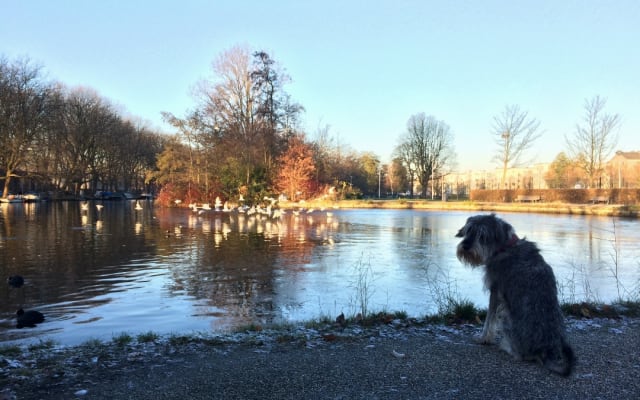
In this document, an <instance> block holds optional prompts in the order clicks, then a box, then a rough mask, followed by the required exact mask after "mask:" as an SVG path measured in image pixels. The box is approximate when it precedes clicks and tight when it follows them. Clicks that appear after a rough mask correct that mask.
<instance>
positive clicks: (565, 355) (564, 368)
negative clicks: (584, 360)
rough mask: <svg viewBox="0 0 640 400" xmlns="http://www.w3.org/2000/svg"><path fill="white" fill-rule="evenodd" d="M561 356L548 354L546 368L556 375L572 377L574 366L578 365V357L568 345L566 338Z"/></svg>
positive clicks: (563, 341)
mask: <svg viewBox="0 0 640 400" xmlns="http://www.w3.org/2000/svg"><path fill="white" fill-rule="evenodd" d="M560 350H561V354H548V355H547V358H546V359H545V360H544V366H545V367H546V368H547V369H548V370H550V371H552V372H555V373H556V374H559V375H561V376H569V375H571V371H572V370H573V366H574V364H575V363H576V357H575V355H574V354H573V349H572V348H571V345H569V343H567V340H566V339H565V338H562V342H561V349H560Z"/></svg>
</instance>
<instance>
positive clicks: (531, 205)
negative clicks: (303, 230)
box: [280, 199, 640, 218]
mask: <svg viewBox="0 0 640 400" xmlns="http://www.w3.org/2000/svg"><path fill="white" fill-rule="evenodd" d="M280 205H281V207H282V208H299V207H301V206H303V207H306V208H309V207H315V208H327V209H328V208H339V209H357V208H362V209H367V208H372V209H376V208H380V209H415V210H456V211H478V212H496V213H498V212H523V213H541V214H568V215H597V216H607V217H629V218H638V217H640V207H638V206H627V205H619V204H570V203H555V202H554V203H544V202H519V203H491V202H474V201H462V200H450V201H439V200H406V199H392V200H386V199H385V200H373V199H372V200H338V201H326V200H312V201H308V202H305V203H303V204H302V205H301V204H300V203H293V202H282V203H281V204H280Z"/></svg>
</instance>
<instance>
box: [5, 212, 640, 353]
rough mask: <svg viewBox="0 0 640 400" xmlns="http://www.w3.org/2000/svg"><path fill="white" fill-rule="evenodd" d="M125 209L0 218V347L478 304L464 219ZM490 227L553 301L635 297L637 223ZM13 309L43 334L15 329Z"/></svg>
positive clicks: (551, 220) (521, 220)
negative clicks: (540, 279) (547, 279)
mask: <svg viewBox="0 0 640 400" xmlns="http://www.w3.org/2000/svg"><path fill="white" fill-rule="evenodd" d="M134 204H135V203H133V202H127V201H123V202H105V203H104V209H102V210H101V211H98V210H97V209H96V207H95V206H94V205H95V204H92V205H91V206H90V208H89V210H88V211H82V210H81V209H80V203H75V202H68V203H64V202H62V203H37V204H3V205H2V206H1V207H0V271H1V274H2V276H3V277H6V276H9V275H13V274H20V275H23V276H24V277H25V279H26V284H25V286H24V287H23V288H22V289H14V288H10V287H9V286H8V285H7V284H2V285H0V342H5V343H6V342H13V341H19V342H29V341H34V340H40V339H53V340H55V341H57V342H59V343H62V344H79V343H82V342H84V341H86V340H89V339H95V338H97V339H103V340H108V339H111V338H112V337H113V336H117V335H119V334H120V333H122V332H128V333H130V334H138V333H142V332H148V331H154V332H157V333H160V334H170V333H193V332H214V331H226V330H229V329H233V328H236V327H239V326H243V325H247V324H250V323H257V324H268V323H273V322H285V321H300V320H308V319H312V318H316V317H319V316H324V315H328V316H336V315H338V314H340V313H341V312H344V313H345V314H347V315H355V314H356V313H357V312H358V311H360V310H361V308H362V305H363V300H364V302H365V305H366V306H367V308H368V310H369V311H381V310H385V309H386V310H389V311H399V310H401V311H406V312H407V313H408V314H409V315H411V316H422V315H425V314H427V313H433V312H435V311H437V309H438V304H439V301H440V300H441V299H442V298H443V297H445V296H446V295H447V294H453V295H455V296H456V297H458V298H468V299H470V300H472V301H473V302H474V303H476V304H477V305H479V306H482V307H486V304H487V294H486V293H485V292H484V291H483V289H482V280H481V274H480V271H478V270H472V269H470V268H468V267H464V266H462V265H461V264H460V263H459V261H458V260H457V259H456V257H455V246H456V245H457V243H458V239H456V238H455V237H454V236H455V234H456V232H457V231H458V229H459V228H460V227H461V226H462V225H463V224H464V222H465V220H466V218H467V217H468V216H470V215H472V213H470V212H456V211H446V212H444V211H443V212H438V211H418V210H332V212H331V213H329V214H328V213H327V212H320V211H316V212H314V213H312V214H310V215H300V216H294V215H292V214H291V213H288V214H286V215H285V216H284V217H283V218H282V219H281V220H271V219H268V218H266V217H255V216H252V217H248V216H244V215H242V214H240V215H238V214H229V213H209V214H204V215H198V214H195V213H193V212H191V211H190V210H186V209H154V208H153V206H152V203H147V202H145V203H142V204H143V209H142V210H135V209H134ZM500 216H501V217H503V218H505V219H506V220H507V221H509V222H510V223H511V224H512V225H513V226H514V227H515V229H516V231H517V233H518V234H519V235H520V236H521V237H522V236H526V237H527V238H529V239H530V240H533V241H535V242H537V243H538V245H539V247H540V248H541V249H542V254H543V256H544V257H545V258H546V260H547V261H548V262H549V263H550V264H551V265H552V266H553V268H554V271H555V273H556V276H557V279H558V282H559V285H560V292H561V296H562V297H563V298H564V299H566V300H572V301H576V300H582V299H585V298H586V299H591V300H593V299H598V300H602V301H611V300H613V299H616V298H618V296H619V295H622V296H623V297H629V296H632V295H637V293H638V292H637V290H638V281H639V278H640V267H639V264H640V249H639V248H638V243H640V229H639V228H640V223H639V222H638V221H637V220H627V219H612V218H603V217H589V216H556V215H539V214H500ZM616 260H617V261H616ZM616 265H617V269H616V268H615V266H616ZM614 275H617V277H618V279H614ZM3 280H4V278H3ZM20 307H23V308H24V309H37V310H39V311H41V312H43V313H44V314H45V315H46V322H45V323H43V324H41V325H39V326H38V327H37V328H33V329H28V328H25V329H16V328H15V312H16V310H17V309H18V308H20Z"/></svg>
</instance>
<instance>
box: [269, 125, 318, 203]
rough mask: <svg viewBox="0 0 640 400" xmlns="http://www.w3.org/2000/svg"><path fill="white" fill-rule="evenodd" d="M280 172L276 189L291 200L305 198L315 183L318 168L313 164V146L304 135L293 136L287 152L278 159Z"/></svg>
mask: <svg viewBox="0 0 640 400" xmlns="http://www.w3.org/2000/svg"><path fill="white" fill-rule="evenodd" d="M278 162H279V164H280V172H279V173H278V180H277V182H276V187H277V188H278V190H280V191H281V192H282V193H284V194H285V195H286V196H287V198H288V199H289V200H292V201H294V200H299V197H304V196H305V195H306V194H308V193H307V192H308V191H309V188H310V187H311V184H312V182H313V176H314V173H315V171H316V166H315V164H314V162H313V151H312V149H311V146H309V144H307V143H306V142H305V141H304V135H303V134H297V135H293V136H292V137H291V138H290V139H289V143H288V146H287V150H286V151H285V152H284V153H283V154H282V155H281V156H280V157H279V158H278Z"/></svg>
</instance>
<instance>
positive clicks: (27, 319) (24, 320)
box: [7, 275, 44, 329]
mask: <svg viewBox="0 0 640 400" xmlns="http://www.w3.org/2000/svg"><path fill="white" fill-rule="evenodd" d="M7 283H8V284H9V286H10V287H11V288H13V289H19V290H24V287H23V286H24V278H23V277H22V276H20V275H12V276H10V277H8V278H7ZM42 322H44V315H43V314H42V313H41V312H40V311H35V310H27V311H25V310H23V309H22V307H20V309H18V311H17V312H16V328H18V329H21V328H35V327H36V325H37V324H40V323H42Z"/></svg>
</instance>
